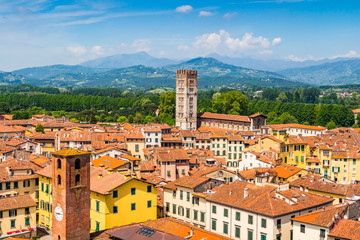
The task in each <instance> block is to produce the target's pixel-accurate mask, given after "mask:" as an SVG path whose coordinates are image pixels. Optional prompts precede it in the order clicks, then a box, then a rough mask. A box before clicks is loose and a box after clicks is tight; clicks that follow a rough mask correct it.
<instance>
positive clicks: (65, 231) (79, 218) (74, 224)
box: [52, 148, 90, 240]
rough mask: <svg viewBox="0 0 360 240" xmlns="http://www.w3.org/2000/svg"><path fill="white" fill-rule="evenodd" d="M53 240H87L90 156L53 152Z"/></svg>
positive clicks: (67, 151) (73, 151) (86, 153)
mask: <svg viewBox="0 0 360 240" xmlns="http://www.w3.org/2000/svg"><path fill="white" fill-rule="evenodd" d="M52 155H53V159H52V162H53V163H52V165H53V181H52V194H53V205H52V214H53V216H52V227H53V229H52V236H53V240H65V239H66V240H83V239H90V153H89V152H85V151H82V150H78V149H71V148H70V149H62V150H59V151H56V152H53V154H52Z"/></svg>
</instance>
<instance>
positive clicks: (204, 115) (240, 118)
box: [198, 112, 250, 122]
mask: <svg viewBox="0 0 360 240" xmlns="http://www.w3.org/2000/svg"><path fill="white" fill-rule="evenodd" d="M198 117H199V118H209V119H219V120H227V121H236V122H250V119H249V117H248V116H240V115H230V114H219V113H210V112H205V113H200V114H199V115H198Z"/></svg>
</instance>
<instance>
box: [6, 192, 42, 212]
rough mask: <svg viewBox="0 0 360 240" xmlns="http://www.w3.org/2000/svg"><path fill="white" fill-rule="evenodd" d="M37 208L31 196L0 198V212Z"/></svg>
mask: <svg viewBox="0 0 360 240" xmlns="http://www.w3.org/2000/svg"><path fill="white" fill-rule="evenodd" d="M35 206H36V203H35V201H34V200H33V199H32V197H31V196H30V195H29V194H24V195H18V196H14V197H6V198H0V211H4V210H10V209H18V208H26V207H35Z"/></svg>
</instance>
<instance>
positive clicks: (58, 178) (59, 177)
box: [57, 175, 61, 185]
mask: <svg viewBox="0 0 360 240" xmlns="http://www.w3.org/2000/svg"><path fill="white" fill-rule="evenodd" d="M57 183H58V185H61V176H60V175H58V176H57Z"/></svg>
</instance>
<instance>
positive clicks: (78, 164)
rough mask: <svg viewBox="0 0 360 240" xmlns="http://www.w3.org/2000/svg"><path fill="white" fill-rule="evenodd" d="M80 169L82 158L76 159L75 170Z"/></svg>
mask: <svg viewBox="0 0 360 240" xmlns="http://www.w3.org/2000/svg"><path fill="white" fill-rule="evenodd" d="M78 169H80V159H76V160H75V170H78Z"/></svg>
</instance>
